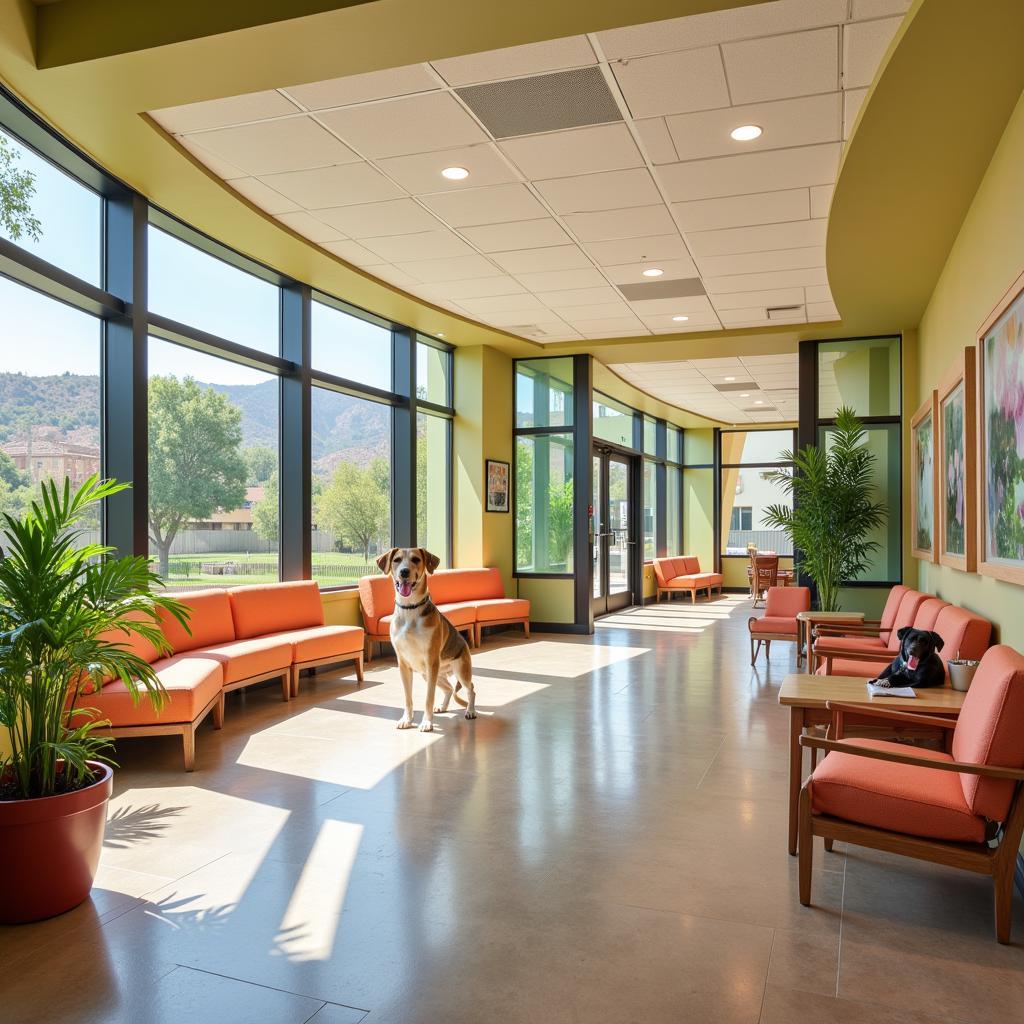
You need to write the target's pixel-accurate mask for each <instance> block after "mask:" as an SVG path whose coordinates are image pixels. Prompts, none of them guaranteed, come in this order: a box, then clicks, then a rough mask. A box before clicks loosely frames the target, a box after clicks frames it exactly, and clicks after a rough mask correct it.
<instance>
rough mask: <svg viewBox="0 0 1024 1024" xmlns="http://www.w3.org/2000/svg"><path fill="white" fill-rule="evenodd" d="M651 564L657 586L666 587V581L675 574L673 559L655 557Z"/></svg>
mask: <svg viewBox="0 0 1024 1024" xmlns="http://www.w3.org/2000/svg"><path fill="white" fill-rule="evenodd" d="M652 564H653V565H654V576H655V578H656V579H657V581H658V586H659V587H662V588H664V587H666V586H667V585H668V581H669V580H670V579H672V577H673V576H675V574H676V570H675V567H674V565H673V560H672V559H671V558H655V559H653V560H652Z"/></svg>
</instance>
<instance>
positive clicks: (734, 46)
mask: <svg viewBox="0 0 1024 1024" xmlns="http://www.w3.org/2000/svg"><path fill="white" fill-rule="evenodd" d="M722 56H723V58H724V60H725V68H726V72H727V74H728V76H729V92H730V94H731V95H732V101H733V102H734V103H760V102H763V101H764V100H780V99H785V98H786V97H789V96H812V95H814V94H815V93H823V92H834V91H835V90H836V89H838V88H839V29H838V28H835V27H829V28H820V29H815V30H814V31H811V32H794V33H792V34H791V35H784V36H770V37H768V38H764V39H748V40H744V41H743V42H736V43H726V44H725V45H724V46H723V47H722Z"/></svg>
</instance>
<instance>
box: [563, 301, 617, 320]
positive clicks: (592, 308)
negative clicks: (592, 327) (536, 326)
mask: <svg viewBox="0 0 1024 1024" xmlns="http://www.w3.org/2000/svg"><path fill="white" fill-rule="evenodd" d="M550 305H551V308H552V309H553V310H554V312H555V313H556V314H557V315H558V316H560V317H561V318H562V319H563V320H566V321H570V320H579V319H582V320H610V319H617V318H621V317H628V316H632V315H633V314H632V311H631V310H630V308H629V306H627V305H626V303H624V302H622V301H621V300H620V301H618V302H596V303H592V304H590V305H578V304H577V305H569V306H560V305H558V303H557V302H554V301H552V302H551V303H550Z"/></svg>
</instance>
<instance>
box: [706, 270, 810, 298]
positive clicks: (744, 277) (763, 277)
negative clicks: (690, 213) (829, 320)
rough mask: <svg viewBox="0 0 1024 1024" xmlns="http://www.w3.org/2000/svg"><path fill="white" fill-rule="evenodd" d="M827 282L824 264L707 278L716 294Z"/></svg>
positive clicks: (708, 283) (709, 287)
mask: <svg viewBox="0 0 1024 1024" xmlns="http://www.w3.org/2000/svg"><path fill="white" fill-rule="evenodd" d="M827 283H828V275H827V273H826V271H825V268H824V267H823V266H822V267H807V268H805V269H803V270H773V271H769V272H768V273H766V274H733V275H731V276H729V277H709V278H707V279H706V280H705V284H706V285H707V288H708V291H709V292H713V293H714V294H715V295H716V296H718V295H720V294H723V293H727V292H749V291H758V290H763V289H767V288H802V287H804V285H819V284H827Z"/></svg>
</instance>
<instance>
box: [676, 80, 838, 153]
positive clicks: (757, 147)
mask: <svg viewBox="0 0 1024 1024" xmlns="http://www.w3.org/2000/svg"><path fill="white" fill-rule="evenodd" d="M744 124H756V125H757V126H758V127H759V128H761V130H762V134H761V135H760V136H759V137H758V138H756V139H752V140H751V141H749V142H736V141H735V140H734V139H733V138H732V137H731V135H730V134H729V133H730V132H731V131H732V130H733V129H734V128H738V127H739V126H740V125H744ZM666 125H667V127H668V131H669V134H670V135H671V137H672V141H673V143H674V146H675V150H676V152H677V153H678V154H679V157H678V159H679V160H702V159H704V158H705V157H710V156H732V155H734V154H741V153H757V152H762V151H764V150H769V149H787V148H789V147H790V146H809V145H814V144H816V143H821V142H838V141H839V139H840V138H841V132H842V97H841V94H840V93H838V92H831V93H826V94H824V95H821V96H803V97H800V98H798V99H787V100H777V101H775V102H773V103H753V104H748V105H746V106H739V107H726V108H724V109H720V110H706V111H702V112H700V113H697V114H677V115H675V116H673V117H669V118H666ZM663 162H667V161H663Z"/></svg>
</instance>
